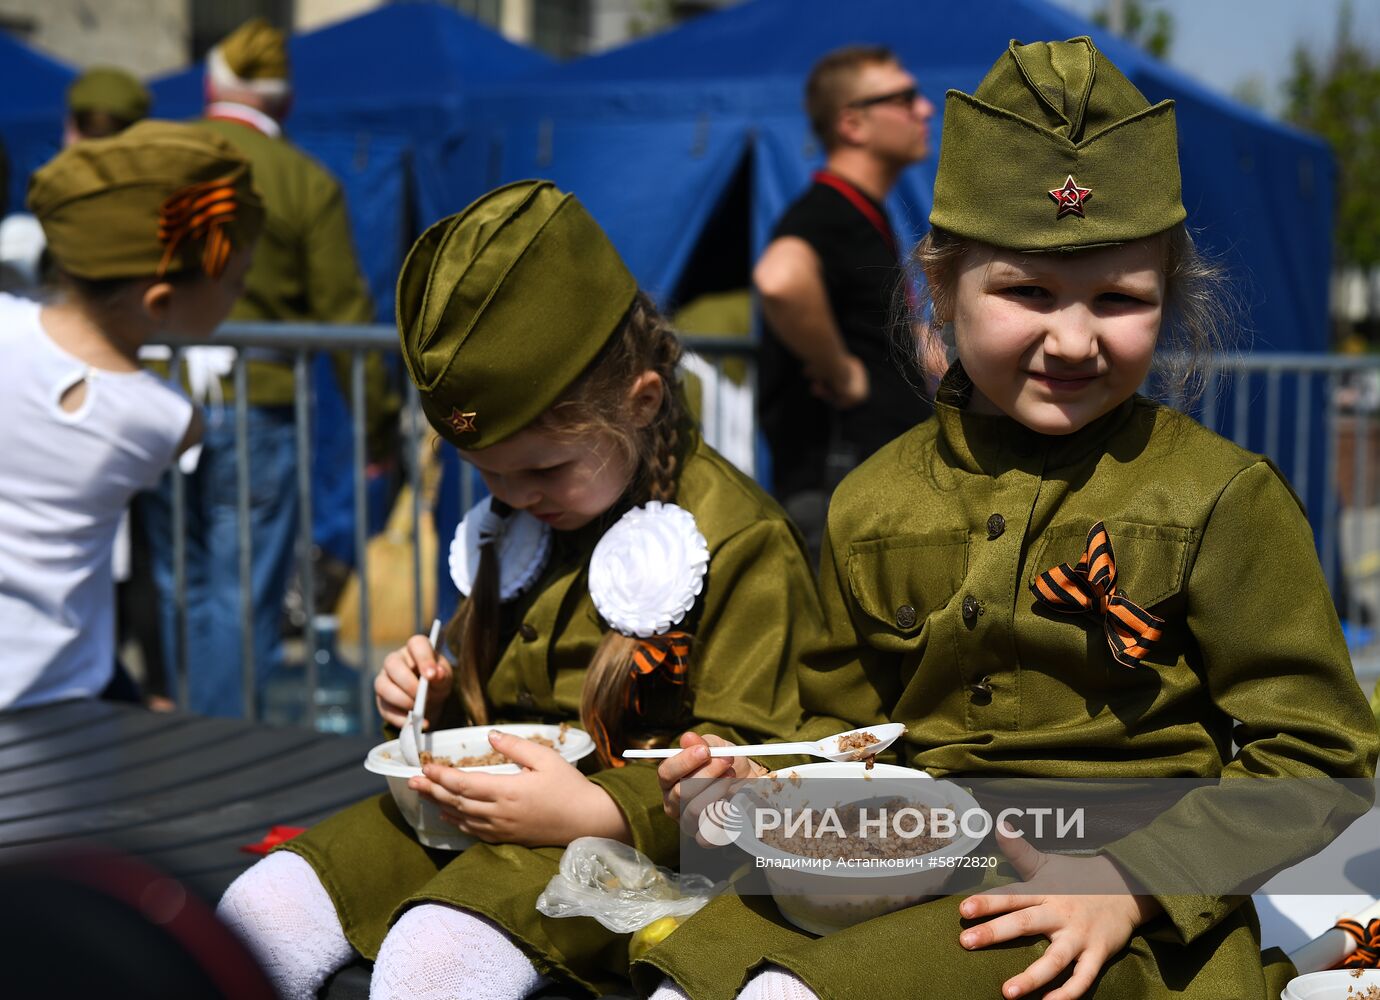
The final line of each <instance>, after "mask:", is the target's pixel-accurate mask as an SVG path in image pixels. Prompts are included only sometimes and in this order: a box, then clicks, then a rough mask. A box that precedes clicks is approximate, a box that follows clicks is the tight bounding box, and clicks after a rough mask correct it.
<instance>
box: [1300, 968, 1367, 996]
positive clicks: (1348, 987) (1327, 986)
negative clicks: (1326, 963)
mask: <svg viewBox="0 0 1380 1000" xmlns="http://www.w3.org/2000/svg"><path fill="white" fill-rule="evenodd" d="M1279 997H1280V1000H1371V998H1380V969H1361V970H1356V969H1329V970H1328V971H1327V972H1310V973H1309V974H1308V975H1306V976H1298V977H1297V978H1294V979H1291V980H1289V985H1288V986H1286V987H1284V992H1283V993H1281V994H1280V995H1279Z"/></svg>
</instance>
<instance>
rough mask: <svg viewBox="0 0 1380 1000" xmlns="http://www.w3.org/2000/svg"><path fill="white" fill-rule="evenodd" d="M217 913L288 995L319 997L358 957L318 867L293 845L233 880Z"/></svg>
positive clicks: (294, 999) (305, 999) (287, 998)
mask: <svg viewBox="0 0 1380 1000" xmlns="http://www.w3.org/2000/svg"><path fill="white" fill-rule="evenodd" d="M216 915H217V916H218V917H220V919H221V920H222V921H224V922H225V923H226V924H227V925H228V926H229V927H230V928H231V929H232V930H233V931H235V933H236V934H238V935H239V936H240V937H241V938H242V939H243V940H244V942H245V944H247V945H248V946H249V949H250V950H251V951H252V952H253V953H254V955H255V957H256V958H258V960H259V964H260V965H262V966H263V968H264V971H265V972H266V973H268V978H269V979H271V980H272V981H273V985H274V986H275V987H277V989H278V992H279V994H281V995H282V997H283V1000H314V998H315V997H316V991H317V990H319V989H320V988H321V984H322V983H324V982H325V981H326V977H327V976H329V975H330V974H331V973H333V972H335V971H336V970H337V969H339V968H340V967H341V966H343V965H345V963H347V962H349V961H350V959H352V958H354V957H355V950H354V948H352V947H351V946H350V942H349V941H347V940H345V931H344V930H342V929H341V926H340V918H339V917H338V916H336V912H335V904H333V903H332V902H331V897H330V896H328V895H327V894H326V889H325V887H324V886H322V885H321V880H320V879H318V878H317V877H316V871H315V870H314V869H313V868H312V866H311V865H309V864H307V862H306V861H304V860H303V859H302V858H301V857H299V856H298V855H296V854H292V853H290V852H288V851H279V852H277V853H276V854H270V855H269V856H268V857H266V858H264V859H263V860H262V861H260V862H259V863H258V864H256V865H254V866H253V867H251V868H250V869H249V870H248V871H246V872H245V873H244V874H242V875H241V876H240V877H239V878H237V879H235V881H234V882H231V883H230V888H228V889H226V890H225V895H224V896H222V897H221V898H220V903H219V904H217V906H216Z"/></svg>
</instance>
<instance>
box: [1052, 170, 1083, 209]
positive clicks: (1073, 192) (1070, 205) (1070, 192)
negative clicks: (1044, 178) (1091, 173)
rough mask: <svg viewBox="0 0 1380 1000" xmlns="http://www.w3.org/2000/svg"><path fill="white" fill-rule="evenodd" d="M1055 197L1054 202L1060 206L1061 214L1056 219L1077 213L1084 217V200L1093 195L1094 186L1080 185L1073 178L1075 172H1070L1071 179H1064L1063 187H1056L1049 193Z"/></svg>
mask: <svg viewBox="0 0 1380 1000" xmlns="http://www.w3.org/2000/svg"><path fill="white" fill-rule="evenodd" d="M1049 196H1050V197H1051V198H1053V199H1054V204H1056V205H1058V206H1059V214H1058V215H1056V216H1055V217H1054V218H1055V219H1062V218H1063V217H1064V216H1066V215H1076V216H1078V217H1079V218H1080V219H1081V218H1083V202H1085V201H1087V200H1088V199H1089V198H1091V197H1092V188H1084V187H1079V186H1078V182H1077V181H1076V180H1074V179H1073V174H1069V179H1068V180H1066V181H1064V186H1063V187H1058V188H1055V189H1054V190H1053V191H1051V192H1050V193H1049Z"/></svg>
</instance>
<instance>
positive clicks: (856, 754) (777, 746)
mask: <svg viewBox="0 0 1380 1000" xmlns="http://www.w3.org/2000/svg"><path fill="white" fill-rule="evenodd" d="M905 731H906V727H905V726H903V725H901V723H899V722H888V723H887V724H886V725H884V726H867V727H866V728H863V729H850V730H849V731H848V732H846V733H839V734H838V735H837V736H826V737H825V738H824V739H822V740H816V741H815V742H813V743H808V742H807V743H758V744H755V745H748V746H740V747H710V748H709V756H711V757H777V756H781V755H784V754H801V753H806V754H811V755H812V756H815V757H823V758H825V759H826V760H843V761H848V760H862V759H863V758H865V757H872V756H875V755H876V754H879V753H881V752H882V751H883V750H885V749H886V748H887V747H889V746H891V744H893V743H895V742H896V738H897V737H898V736H900V735H901V734H902V733H904V732H905ZM864 733H867V734H869V735H870V736H871V737H872V739H873V741H874V742H872V743H869V744H867V746H864V747H860V748H857V749H853V750H840V749H839V741H841V740H844V739H847V738H848V737H849V736H861V735H862V734H864ZM678 753H680V749H679V748H677V749H674V750H624V751H623V756H624V757H626V758H628V759H629V760H639V759H646V758H660V757H674V756H675V755H676V754H678Z"/></svg>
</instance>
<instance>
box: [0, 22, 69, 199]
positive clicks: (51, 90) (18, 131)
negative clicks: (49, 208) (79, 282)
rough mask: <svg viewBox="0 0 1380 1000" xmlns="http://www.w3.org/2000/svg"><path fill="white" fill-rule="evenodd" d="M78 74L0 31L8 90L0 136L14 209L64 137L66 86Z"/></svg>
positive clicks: (1, 106) (0, 83)
mask: <svg viewBox="0 0 1380 1000" xmlns="http://www.w3.org/2000/svg"><path fill="white" fill-rule="evenodd" d="M75 76H76V71H75V70H73V69H72V68H71V67H69V66H66V65H64V64H63V63H60V62H58V61H57V60H56V59H53V58H51V57H49V56H45V55H43V54H42V53H41V52H36V51H34V50H33V49H31V48H29V47H28V46H27V45H24V44H22V43H20V42H17V41H15V40H14V39H13V38H11V37H10V36H9V35H7V34H5V33H4V32H3V31H0V94H4V95H5V99H4V101H3V102H0V141H3V142H4V144H5V151H6V153H7V154H8V156H9V161H10V183H9V191H8V200H7V204H8V206H9V211H11V212H16V211H20V210H21V209H22V207H23V205H24V192H25V190H26V189H27V187H28V183H29V174H31V173H33V172H34V171H35V170H37V169H38V168H39V167H41V166H43V164H44V163H46V162H48V160H49V159H50V158H51V157H52V155H53V154H54V153H56V152H57V151H58V147H59V146H60V145H61V143H62V116H63V108H64V106H65V104H66V101H67V86H68V84H70V83H71V82H72V79H73V78H74V77H75ZM3 194H4V192H0V195H3ZM0 201H6V199H5V198H3V197H0Z"/></svg>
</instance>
